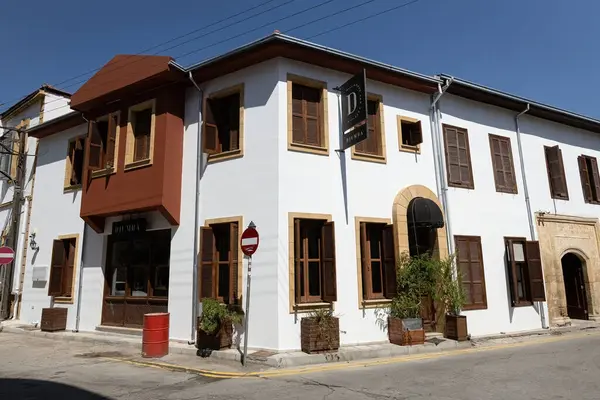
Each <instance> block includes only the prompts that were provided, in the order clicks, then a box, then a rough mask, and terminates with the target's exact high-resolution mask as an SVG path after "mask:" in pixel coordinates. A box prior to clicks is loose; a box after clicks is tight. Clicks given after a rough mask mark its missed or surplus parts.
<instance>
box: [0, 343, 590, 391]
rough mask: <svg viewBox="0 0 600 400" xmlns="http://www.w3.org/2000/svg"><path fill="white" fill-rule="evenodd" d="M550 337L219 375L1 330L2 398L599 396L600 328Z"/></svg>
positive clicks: (100, 348) (96, 348) (92, 347)
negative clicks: (258, 374) (415, 356)
mask: <svg viewBox="0 0 600 400" xmlns="http://www.w3.org/2000/svg"><path fill="white" fill-rule="evenodd" d="M550 340H553V341H551V342H548V340H546V341H544V342H536V341H529V342H527V343H524V344H522V345H519V346H517V347H514V346H508V347H502V346H501V347H499V348H495V349H493V350H490V349H481V351H477V352H470V353H466V354H465V353H461V354H457V355H449V356H448V355H446V356H441V357H435V356H434V357H429V358H427V359H424V360H412V361H408V362H391V363H388V364H384V365H376V366H373V365H370V366H362V367H356V366H353V367H348V368H341V369H337V370H334V371H323V370H318V369H315V370H313V371H312V372H310V373H304V374H302V375H297V374H290V375H282V376H271V377H268V378H242V379H220V378H211V377H205V376H198V375H194V374H188V373H182V372H173V371H168V370H164V369H159V368H148V367H140V366H136V365H131V364H127V363H122V362H118V361H112V360H107V359H105V358H101V357H97V356H96V355H97V352H106V351H109V350H110V349H107V348H105V347H94V346H88V345H86V344H84V343H77V342H58V341H54V340H48V339H38V338H35V339H34V338H33V337H31V336H26V335H16V334H7V333H0V399H10V400H25V399H27V400H38V399H39V400H41V399H44V400H51V399H77V400H88V399H93V400H101V399H131V400H137V399H140V400H141V399H144V400H149V399H173V400H183V399H211V400H234V399H260V400H265V399H267V400H274V399H286V400H291V399H303V400H306V399H308V400H312V399H327V400H336V399H340V400H341V399H343V400H353V399H371V400H372V399H420V398H430V399H442V400H450V399H453V400H454V399H456V400H459V399H460V400H471V399H472V400H487V399H502V400H506V399H510V400H519V399H527V400H530V399H531V400H533V399H544V400H549V399H569V400H571V399H577V400H585V399H590V400H592V399H593V400H597V399H600V334H598V333H589V334H587V335H585V336H582V335H573V336H564V337H557V338H551V339H550ZM112 350H114V349H112ZM105 354H106V353H105Z"/></svg>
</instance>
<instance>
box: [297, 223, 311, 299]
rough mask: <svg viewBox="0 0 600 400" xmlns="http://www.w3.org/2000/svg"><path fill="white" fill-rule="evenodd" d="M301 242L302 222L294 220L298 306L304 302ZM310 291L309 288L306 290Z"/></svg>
mask: <svg viewBox="0 0 600 400" xmlns="http://www.w3.org/2000/svg"><path fill="white" fill-rule="evenodd" d="M301 242H302V236H301V235H300V220H299V219H295V220H294V280H295V282H296V287H295V290H294V294H295V296H294V297H295V300H296V304H298V303H300V302H301V301H302V292H301V291H300V288H301V287H302V273H301V270H302V267H303V265H302V254H301V249H302V246H301ZM305 289H306V290H308V289H307V288H305Z"/></svg>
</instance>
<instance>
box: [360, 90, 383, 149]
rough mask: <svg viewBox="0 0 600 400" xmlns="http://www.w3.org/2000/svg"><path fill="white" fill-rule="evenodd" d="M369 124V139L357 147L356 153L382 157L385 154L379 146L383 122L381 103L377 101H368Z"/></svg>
mask: <svg viewBox="0 0 600 400" xmlns="http://www.w3.org/2000/svg"><path fill="white" fill-rule="evenodd" d="M367 123H368V126H367V138H366V139H365V140H363V141H362V142H360V143H358V144H357V145H356V148H355V151H356V152H360V153H366V154H374V155H381V154H383V151H381V146H380V145H379V142H380V141H381V140H380V137H381V133H380V127H379V126H380V123H381V121H380V120H379V102H378V101H376V100H367Z"/></svg>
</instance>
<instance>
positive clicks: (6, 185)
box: [0, 85, 71, 317]
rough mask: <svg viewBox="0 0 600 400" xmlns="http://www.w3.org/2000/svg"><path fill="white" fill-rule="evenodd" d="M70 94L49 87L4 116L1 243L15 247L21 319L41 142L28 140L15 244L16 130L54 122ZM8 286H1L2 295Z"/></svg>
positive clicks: (0, 122)
mask: <svg viewBox="0 0 600 400" xmlns="http://www.w3.org/2000/svg"><path fill="white" fill-rule="evenodd" d="M70 96H71V95H70V94H69V93H66V92H63V91H62V90H58V89H56V88H53V87H51V86H48V85H43V86H41V87H40V88H39V89H37V90H35V91H33V92H31V93H29V94H28V95H27V96H25V97H23V98H22V99H20V100H19V101H18V102H16V103H15V104H13V105H12V106H10V107H8V108H6V109H5V110H4V111H3V112H2V113H1V114H0V127H1V128H0V136H1V139H0V140H1V143H2V149H1V150H0V152H2V154H0V224H1V226H2V228H1V229H2V233H1V236H0V241H1V242H2V244H3V245H10V246H14V247H15V249H14V250H15V262H14V268H13V274H12V275H13V276H12V281H13V282H12V290H11V293H12V296H11V304H12V305H13V307H14V306H16V309H14V308H11V310H10V314H11V315H13V316H15V317H18V313H19V311H20V304H19V299H20V297H19V296H20V294H21V293H22V290H23V278H24V272H25V249H27V244H28V236H29V215H30V210H31V205H32V202H31V201H32V195H33V188H34V184H35V170H34V168H33V166H34V164H35V156H36V151H37V140H36V139H35V138H29V137H26V138H25V143H26V148H25V149H24V150H23V153H24V155H25V158H24V159H25V163H24V176H25V179H24V183H25V185H24V190H23V197H24V201H23V203H22V205H21V207H20V210H21V211H20V212H21V216H20V218H19V221H18V223H19V227H20V228H19V233H18V236H17V243H16V246H15V243H12V240H13V239H12V223H13V222H12V221H13V218H12V212H13V197H14V186H15V182H16V180H17V179H16V178H17V164H18V159H19V154H20V153H21V149H20V134H19V132H18V131H16V130H13V129H14V128H17V129H22V130H25V129H27V128H32V127H34V126H37V125H39V124H41V123H43V122H47V121H50V120H52V119H54V118H56V117H57V116H60V115H62V114H64V113H66V112H68V111H69V109H68V101H69V98H70ZM4 274H8V266H5V267H4V271H2V274H1V275H0V281H1V280H2V279H3V278H4ZM3 287H4V285H0V292H1V291H2V288H3Z"/></svg>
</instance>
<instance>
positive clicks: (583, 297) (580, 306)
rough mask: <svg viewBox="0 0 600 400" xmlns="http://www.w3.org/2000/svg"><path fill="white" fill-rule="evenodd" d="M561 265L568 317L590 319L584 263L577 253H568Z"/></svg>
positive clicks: (562, 259)
mask: <svg viewBox="0 0 600 400" xmlns="http://www.w3.org/2000/svg"><path fill="white" fill-rule="evenodd" d="M560 263H561V265H562V272H563V281H564V284H565V297H566V300H567V315H568V316H569V318H571V319H588V315H589V314H588V304H587V293H586V287H585V274H584V271H583V268H584V261H583V260H582V259H581V258H580V257H579V256H578V255H577V254H575V253H567V254H565V255H564V256H563V257H562V258H561V260H560Z"/></svg>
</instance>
